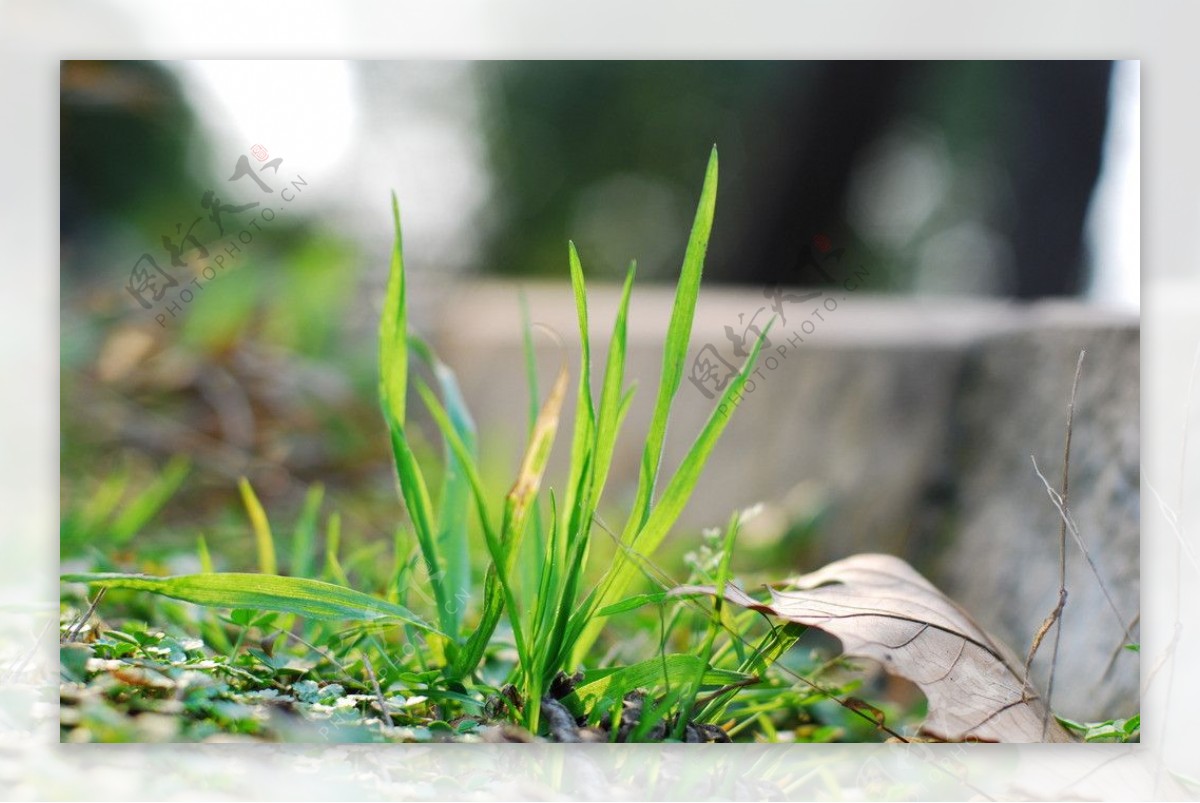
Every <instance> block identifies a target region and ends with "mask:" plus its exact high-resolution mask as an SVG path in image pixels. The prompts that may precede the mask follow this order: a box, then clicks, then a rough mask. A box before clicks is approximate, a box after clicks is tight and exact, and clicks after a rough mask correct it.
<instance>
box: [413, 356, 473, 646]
mask: <svg viewBox="0 0 1200 803" xmlns="http://www.w3.org/2000/svg"><path fill="white" fill-rule="evenodd" d="M411 342H412V346H413V349H414V350H415V351H416V352H417V354H418V355H420V357H421V358H422V360H424V362H425V363H426V364H427V365H429V367H430V369H431V370H432V371H433V375H434V378H436V379H437V381H438V387H439V389H440V390H441V394H442V399H443V400H444V404H445V411H446V414H447V419H448V423H449V425H450V427H451V428H452V429H453V431H454V432H455V434H456V436H457V437H458V439H460V440H461V442H462V445H463V447H464V449H465V451H466V452H467V462H469V463H470V465H471V466H474V465H475V463H476V461H477V460H478V456H477V455H478V447H477V445H476V432H475V422H474V420H473V419H472V418H471V413H470V411H469V410H468V409H467V403H466V400H465V399H464V398H463V395H462V391H461V390H460V389H459V386H458V379H457V378H456V377H455V375H454V372H453V371H452V370H450V367H449V366H448V365H446V364H445V363H444V362H442V361H441V360H439V359H438V358H437V355H435V354H434V353H433V350H432V349H431V348H430V347H429V345H428V344H426V343H425V342H424V341H422V340H419V339H417V338H413V339H412V341H411ZM443 441H444V444H443V451H444V464H445V471H444V474H443V479H442V492H441V497H440V498H439V499H438V507H437V545H438V552H439V556H440V558H441V559H442V560H443V561H444V563H445V571H446V583H445V585H446V596H447V604H448V606H449V611H448V614H449V615H448V618H447V627H448V629H449V632H452V633H457V632H458V631H459V627H460V626H461V624H462V616H463V613H464V608H465V607H466V602H467V600H469V599H470V598H471V552H470V544H469V543H468V530H467V518H468V514H469V512H470V502H471V481H470V479H469V477H468V468H467V467H466V466H465V465H464V460H462V459H460V458H459V457H458V455H457V454H456V453H455V449H454V447H453V446H452V445H451V444H450V442H449V440H448V439H445V438H443Z"/></svg>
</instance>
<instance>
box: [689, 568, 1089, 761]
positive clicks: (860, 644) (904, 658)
mask: <svg viewBox="0 0 1200 803" xmlns="http://www.w3.org/2000/svg"><path fill="white" fill-rule="evenodd" d="M696 592H703V593H709V594H711V593H714V592H715V589H713V588H712V587H700V586H684V587H681V588H678V589H676V590H675V591H674V592H673V593H675V594H686V593H696ZM771 597H772V601H771V604H769V605H768V604H765V603H762V602H758V601H757V600H754V599H752V598H751V597H750V596H748V595H747V594H746V593H745V592H744V591H742V590H741V589H738V588H736V587H733V586H729V587H727V588H726V589H725V598H726V599H728V600H729V601H730V602H733V603H735V604H738V605H741V606H743V607H746V608H752V609H754V610H757V611H762V612H763V613H769V614H773V615H775V616H778V617H780V618H782V619H787V620H788V621H791V622H797V623H799V624H802V625H806V626H808V627H815V628H817V629H819V630H823V631H825V632H826V633H829V634H830V635H832V636H834V637H836V638H837V639H838V640H839V641H841V642H842V649H843V651H844V652H845V654H846V655H848V656H857V657H862V658H869V659H872V660H874V661H878V662H879V663H880V664H882V666H883V668H884V669H885V670H886V671H887V672H889V673H890V674H893V675H898V676H900V677H903V678H907V679H908V680H910V681H912V682H913V683H915V684H917V686H919V687H920V689H921V691H922V692H924V693H925V696H926V698H927V699H928V700H929V714H928V717H927V719H926V720H925V724H924V727H923V730H924V731H925V732H927V733H929V734H931V735H934V736H936V737H938V738H940V739H944V740H947V741H965V740H979V741H992V742H1070V741H1072V739H1071V737H1070V735H1069V734H1068V733H1067V731H1066V730H1065V729H1064V728H1063V727H1062V726H1060V725H1059V724H1058V722H1057V721H1056V720H1055V719H1054V717H1053V716H1051V715H1049V713H1048V712H1047V710H1046V705H1045V703H1044V702H1043V701H1042V699H1041V698H1040V697H1039V696H1038V695H1037V692H1036V690H1035V689H1034V688H1033V687H1032V686H1031V685H1027V684H1026V683H1025V682H1024V674H1023V670H1022V664H1021V661H1020V659H1018V658H1017V657H1016V656H1015V655H1014V654H1013V652H1012V651H1011V650H1010V649H1009V648H1008V647H1007V646H1005V645H1004V644H1002V643H1000V642H999V641H997V640H995V639H994V638H992V637H991V636H989V635H988V634H987V633H986V632H984V630H983V628H981V627H979V625H977V624H975V622H974V621H972V619H971V617H970V616H968V615H967V614H966V613H965V612H964V611H963V610H962V609H961V608H959V607H958V606H957V605H956V604H955V603H954V602H952V601H951V600H950V599H949V598H947V597H946V595H945V594H943V593H942V592H941V591H938V589H937V588H935V587H934V586H933V584H932V583H930V582H929V581H928V580H926V579H925V578H924V577H922V576H921V575H920V574H918V573H917V571H916V570H915V569H914V568H913V567H912V566H910V565H908V564H907V563H905V562H904V561H903V560H901V559H900V558H897V557H894V556H892V555H872V554H864V555H854V556H853V557H849V558H846V559H845V560H839V561H836V562H834V563H831V564H829V565H828V566H825V567H824V568H822V569H818V570H817V571H815V572H812V573H810V574H806V575H803V576H801V577H796V578H793V579H791V580H789V581H788V582H787V583H786V587H785V589H784V590H775V589H771Z"/></svg>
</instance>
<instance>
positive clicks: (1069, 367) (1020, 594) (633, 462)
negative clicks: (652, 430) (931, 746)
mask: <svg viewBox="0 0 1200 803" xmlns="http://www.w3.org/2000/svg"><path fill="white" fill-rule="evenodd" d="M524 292H525V295H526V297H527V298H528V302H529V307H530V312H531V317H532V319H533V320H534V321H535V322H538V323H541V324H544V325H546V326H548V327H550V328H551V329H553V330H555V331H557V332H558V333H559V334H560V335H561V336H562V338H563V340H564V341H565V342H566V343H567V344H569V347H568V349H567V356H568V358H569V360H570V365H571V368H572V371H573V372H574V370H576V369H577V366H578V348H577V341H578V324H577V323H576V319H575V307H574V300H573V297H572V294H571V290H570V287H569V286H568V285H567V284H565V283H564V284H553V285H549V284H528V285H525V286H524ZM786 292H789V293H801V292H802V291H799V290H794V289H793V290H787V291H786ZM441 295H442V298H443V302H442V303H441V304H439V305H437V306H436V308H435V307H432V306H430V307H426V308H425V309H424V310H421V309H414V315H415V316H416V317H418V318H419V319H424V320H425V326H424V327H422V328H425V329H426V331H430V332H431V333H433V334H434V339H435V342H436V344H437V347H438V349H439V351H440V353H441V355H442V357H443V359H444V360H445V361H446V362H447V363H449V364H450V365H451V366H452V367H453V368H454V369H455V371H456V372H457V373H458V375H459V378H460V381H461V383H462V388H463V392H464V394H465V396H466V399H467V401H468V403H469V404H470V405H471V408H472V411H473V412H474V414H475V416H476V420H477V423H478V425H479V428H480V431H481V433H482V436H483V439H484V443H485V448H492V449H493V450H498V451H500V452H501V453H502V454H503V453H505V452H506V453H507V454H506V459H507V460H508V463H509V464H511V465H513V466H514V467H515V464H516V461H517V456H518V452H519V449H520V446H521V442H522V440H523V438H524V433H525V426H526V423H525V422H526V421H527V416H528V403H529V401H528V397H527V394H526V386H525V382H524V368H523V366H524V361H523V357H522V353H521V348H522V346H521V326H520V313H519V305H518V287H517V285H515V284H506V283H496V282H481V283H470V284H461V285H455V286H454V287H453V289H451V290H449V291H447V292H445V293H443V294H441ZM589 295H590V299H589V301H590V304H589V318H590V331H591V339H592V362H593V387H594V388H596V389H598V388H599V384H600V382H601V379H602V372H603V364H604V355H605V353H606V349H607V343H608V339H609V333H610V330H611V326H612V320H613V317H614V315H615V312H616V306H617V301H618V297H619V288H617V287H615V286H612V285H607V286H604V285H598V286H593V287H590V288H589ZM672 296H673V288H672V287H666V286H654V285H650V286H641V287H638V286H635V288H634V293H633V302H632V304H631V308H630V318H629V337H628V339H629V347H628V356H627V364H626V372H627V381H636V382H637V384H638V391H637V398H636V399H635V402H634V407H633V409H632V410H631V411H630V414H629V417H628V420H627V421H626V424H625V429H624V432H623V438H622V440H621V441H619V442H618V448H617V452H616V454H615V456H614V462H613V469H612V472H613V473H612V479H611V480H610V485H609V491H607V492H606V493H607V494H608V499H609V501H610V502H612V503H613V504H614V509H615V510H617V511H619V510H621V509H622V504H623V503H626V502H627V499H628V496H629V495H630V494H631V492H632V487H633V484H634V483H635V482H636V475H637V469H638V464H639V459H640V450H641V448H642V445H643V440H642V436H643V434H644V433H645V431H646V428H647V426H648V424H649V416H650V411H651V407H652V405H653V401H654V395H655V393H656V389H657V379H658V373H659V370H660V365H661V359H662V357H661V353H662V340H663V337H664V334H665V331H666V328H667V321H668V320H669V317H670V311H671V303H672ZM829 297H831V296H830V293H829V292H826V294H825V295H824V296H822V297H819V298H815V299H812V300H810V301H807V302H803V303H792V302H787V301H785V302H784V313H785V315H786V316H787V320H785V321H782V322H781V323H779V324H777V325H776V328H775V329H774V330H773V332H772V333H771V335H770V337H771V339H772V348H773V349H777V348H779V347H780V346H784V345H785V344H786V343H787V342H788V338H789V337H791V336H794V335H792V333H801V330H800V325H801V322H803V321H804V320H810V321H812V322H813V328H812V330H811V334H806V335H803V336H804V342H803V343H800V344H798V345H797V344H795V343H794V342H793V346H792V347H789V348H785V350H784V351H785V353H781V354H780V355H779V358H778V361H777V365H776V367H775V368H774V369H773V370H770V371H764V372H763V374H762V375H761V377H760V381H758V382H756V384H755V388H754V391H753V393H748V394H747V395H746V396H745V398H744V400H743V401H742V402H741V404H740V405H739V406H738V409H737V410H736V411H735V412H734V414H733V417H732V421H731V422H730V424H729V426H728V428H727V430H726V431H725V434H724V435H723V437H722V439H721V442H720V444H719V445H718V447H717V449H716V450H715V451H714V453H713V455H712V457H711V459H710V462H709V464H708V467H707V468H706V471H705V474H704V476H703V477H702V479H701V481H700V484H699V485H698V486H697V488H696V491H695V494H694V496H693V499H692V501H691V502H690V504H689V505H688V508H687V510H686V512H685V514H684V517H683V520H682V522H681V526H680V527H678V528H677V533H676V534H675V535H674V536H673V537H676V538H696V537H698V532H699V529H700V528H701V527H708V526H718V525H721V524H723V523H724V522H725V521H726V520H727V519H728V517H729V515H730V513H731V512H732V511H733V510H736V509H739V508H745V507H749V506H750V505H752V504H754V503H757V502H762V503H764V505H765V511H764V513H763V514H762V515H761V516H760V517H759V519H757V520H756V522H752V524H751V526H750V527H748V529H747V531H746V533H745V537H744V542H746V543H750V544H753V542H754V539H755V538H757V539H759V540H760V542H761V540H763V539H775V538H780V537H784V535H785V533H787V537H788V538H790V539H792V540H790V541H789V542H788V543H789V548H790V549H793V552H792V553H789V554H794V560H793V563H792V565H788V566H786V567H785V568H784V569H782V570H781V571H783V572H784V574H791V573H795V572H799V571H802V570H806V569H811V568H814V567H815V566H817V565H820V564H821V563H824V562H826V561H828V560H832V559H835V558H838V557H842V556H845V555H848V554H853V553H855V552H863V551H884V552H890V553H893V554H897V555H900V556H902V557H905V558H907V559H908V560H910V561H911V562H912V563H913V564H914V565H916V566H917V567H918V568H919V569H920V570H922V571H923V572H925V573H926V574H927V575H928V576H930V578H931V579H932V580H933V581H934V582H935V583H937V584H938V585H940V586H941V587H942V588H943V589H945V590H946V591H947V592H948V593H950V594H951V595H952V596H954V597H955V598H956V599H957V600H958V601H959V602H960V603H961V604H962V605H963V606H964V607H965V608H966V609H967V610H968V611H970V612H971V613H972V615H974V616H975V617H976V618H977V619H978V620H979V621H980V623H981V624H982V625H983V626H984V627H985V628H987V629H989V630H991V631H992V632H993V633H995V634H996V635H997V636H999V637H1000V638H1001V639H1003V640H1005V641H1006V642H1008V643H1009V644H1010V645H1011V646H1013V647H1014V649H1016V650H1017V652H1019V653H1022V654H1023V653H1024V651H1025V650H1026V649H1027V647H1028V644H1029V641H1030V638H1031V636H1032V634H1033V632H1034V631H1035V630H1036V629H1037V626H1038V625H1039V624H1040V622H1041V621H1042V619H1043V617H1045V615H1046V614H1047V613H1048V612H1049V611H1050V610H1051V609H1052V608H1053V607H1054V602H1055V600H1056V599H1057V594H1058V540H1059V516H1058V513H1057V511H1056V510H1055V508H1054V506H1053V504H1052V503H1051V501H1050V499H1049V498H1048V496H1047V493H1046V490H1045V487H1044V485H1043V484H1042V481H1041V480H1040V479H1039V478H1038V477H1037V475H1036V473H1035V471H1034V466H1033V462H1032V460H1031V456H1033V457H1034V458H1036V460H1037V465H1038V466H1039V467H1040V468H1041V470H1042V472H1043V473H1044V474H1045V475H1046V477H1047V478H1048V479H1049V481H1050V482H1051V483H1052V484H1053V485H1054V486H1055V487H1057V486H1058V483H1059V479H1060V477H1061V472H1062V451H1063V439H1064V436H1065V433H1066V414H1067V403H1068V400H1069V398H1070V390H1071V382H1072V378H1073V376H1074V371H1075V363H1076V359H1077V357H1078V354H1079V351H1080V350H1081V349H1086V351H1087V357H1086V360H1085V363H1084V369H1083V375H1082V379H1081V381H1080V386H1079V393H1078V399H1077V403H1076V416H1075V426H1074V436H1073V444H1072V456H1071V494H1070V508H1071V511H1072V513H1073V515H1074V517H1075V519H1076V521H1077V522H1078V525H1079V529H1080V534H1081V536H1082V538H1083V539H1084V541H1085V543H1086V544H1087V546H1088V548H1089V550H1090V551H1091V553H1092V557H1093V560H1094V561H1095V562H1096V564H1097V567H1098V569H1099V571H1100V574H1101V576H1102V578H1103V580H1104V582H1105V584H1106V585H1107V587H1108V590H1109V593H1110V595H1111V596H1112V598H1113V602H1114V603H1115V606H1116V608H1117V611H1118V612H1119V614H1120V617H1121V618H1122V619H1124V620H1125V622H1126V624H1129V623H1130V622H1132V621H1133V620H1134V618H1135V617H1136V615H1137V613H1138V610H1139V599H1138V597H1139V582H1138V580H1139V572H1138V547H1139V533H1140V526H1139V512H1140V505H1139V498H1140V497H1139V484H1140V483H1139V465H1140V463H1139V444H1140V428H1139V364H1140V362H1139V322H1138V318H1137V316H1136V315H1135V314H1131V313H1122V312H1115V311H1106V310H1101V309H1097V308H1094V307H1089V306H1085V305H1082V304H1078V303H1071V302H1043V303H1036V304H1014V303H1010V302H999V301H989V300H976V299H923V300H908V299H899V298H895V297H878V296H875V297H872V296H869V295H865V294H862V293H858V294H856V293H841V294H836V295H834V296H833V297H834V298H835V299H836V302H837V305H836V309H833V310H828V309H826V308H824V307H819V306H818V305H820V304H823V303H825V299H826V298H829ZM770 303H771V301H770V299H768V298H766V297H764V294H763V291H762V290H754V289H722V288H713V287H705V288H703V289H702V290H701V294H700V300H699V304H698V306H697V313H696V324H695V326H694V329H693V333H692V338H691V343H692V349H691V351H690V353H689V361H690V360H692V359H694V357H695V356H696V354H697V352H698V351H699V350H700V349H701V348H702V347H703V346H704V345H705V344H709V343H711V344H712V345H713V346H714V347H715V348H716V349H717V351H718V352H719V353H721V354H722V355H724V356H725V357H726V359H732V345H731V343H730V341H729V340H728V338H727V337H726V335H725V327H726V326H729V327H731V328H732V329H734V330H735V331H742V330H744V328H745V324H746V323H748V322H749V321H750V317H751V316H752V315H753V314H754V313H755V311H756V310H759V309H760V308H763V307H767V310H766V311H765V312H764V313H761V314H760V315H759V316H758V322H759V323H760V324H763V323H765V321H766V319H767V318H768V317H769V315H770V314H771V313H770V307H769V305H770ZM817 308H820V309H821V314H822V316H823V317H822V319H817V318H815V317H814V316H813V314H812V310H813V309H817ZM739 315H744V316H745V317H744V318H743V319H742V320H741V321H740V322H739ZM418 325H419V326H420V325H421V324H420V323H418ZM535 341H536V344H537V354H538V363H539V370H540V372H541V376H542V377H543V380H542V383H543V390H544V389H545V387H546V386H547V384H548V382H549V378H550V377H551V376H553V371H554V370H556V368H557V366H558V364H559V362H560V360H561V359H562V354H563V352H562V349H561V347H560V346H559V345H557V344H556V343H555V342H554V340H553V339H552V338H550V337H546V336H544V335H535ZM767 353H773V352H769V351H764V355H765V354H767ZM739 362H740V360H739ZM690 365H691V363H690V362H689V363H688V367H689V368H690ZM572 399H573V393H572ZM714 404H715V403H714V401H712V400H710V399H708V398H706V397H705V396H704V394H703V393H701V392H700V391H699V390H698V389H697V388H696V387H695V386H693V385H692V384H691V383H690V382H689V381H688V379H687V378H686V376H685V378H684V381H683V383H682V385H681V387H680V390H679V395H678V397H677V401H676V406H675V411H674V414H673V415H672V419H671V427H670V430H669V433H668V446H667V452H666V455H665V457H664V468H663V471H664V472H666V471H669V470H671V468H673V466H675V465H676V464H677V463H678V461H679V459H680V458H681V457H682V455H683V453H684V452H685V451H686V449H687V447H688V446H689V445H690V443H691V440H692V439H693V437H694V436H695V434H696V433H697V432H698V431H699V430H700V428H701V426H702V425H703V423H704V421H705V420H706V418H707V416H708V415H709V413H710V411H711V410H712V409H713V407H714ZM572 415H573V410H572V409H571V404H570V403H569V404H568V409H567V410H565V411H564V415H563V420H564V421H570V420H572V418H571V417H572ZM565 451H566V450H565V449H564V448H562V446H561V444H560V445H559V446H558V447H557V448H556V454H555V457H554V462H552V465H551V469H550V471H551V474H550V475H549V476H551V477H552V478H553V477H555V476H559V475H560V474H561V470H562V466H563V465H564V464H565ZM555 472H558V473H557V474H556V473H555ZM810 520H813V521H815V525H816V526H815V529H814V532H816V533H817V534H818V537H817V538H815V539H807V540H806V539H805V538H804V536H803V532H800V534H799V535H797V532H798V531H797V529H796V523H797V522H801V523H803V522H805V521H810ZM801 530H803V528H801ZM1068 538H1069V539H1070V536H1068ZM793 541H794V544H793V543H792V542H793ZM1068 555H1069V561H1068V574H1067V578H1068V582H1067V586H1068V590H1069V598H1068V604H1067V608H1066V611H1065V615H1064V631H1063V639H1062V646H1061V650H1060V655H1059V660H1058V673H1059V674H1058V676H1057V677H1058V681H1057V683H1056V691H1055V697H1054V705H1055V709H1056V711H1058V712H1059V713H1061V714H1062V715H1064V716H1068V717H1072V718H1077V719H1095V718H1108V717H1113V716H1120V715H1128V714H1131V713H1133V712H1134V711H1136V710H1137V708H1138V699H1137V697H1138V694H1137V688H1138V660H1137V654H1135V653H1130V652H1127V651H1121V650H1120V647H1121V645H1122V643H1123V642H1124V640H1125V639H1124V636H1123V631H1122V628H1121V627H1120V626H1119V622H1118V618H1117V615H1116V614H1115V613H1114V612H1113V610H1112V609H1111V606H1110V605H1109V603H1108V602H1107V600H1106V599H1105V597H1104V594H1103V592H1102V590H1101V588H1100V586H1099V584H1098V583H1097V581H1096V579H1095V577H1094V576H1093V574H1092V572H1091V570H1090V568H1089V567H1088V565H1087V562H1086V561H1085V560H1084V558H1083V557H1082V556H1081V554H1080V553H1079V550H1078V548H1077V547H1076V545H1075V544H1074V541H1073V539H1071V540H1070V541H1069V543H1068ZM1133 636H1134V638H1135V639H1136V638H1137V633H1136V628H1135V629H1134V632H1133ZM1114 653H1115V654H1116V659H1115V661H1111V663H1112V666H1111V668H1110V667H1109V664H1110V659H1111V658H1112V656H1113V655H1114ZM1049 654H1050V649H1049V644H1047V645H1045V646H1044V647H1043V649H1042V650H1041V651H1040V652H1039V658H1038V661H1037V663H1036V664H1035V668H1036V670H1037V677H1038V678H1039V679H1040V682H1041V685H1042V686H1043V687H1044V685H1045V673H1046V669H1047V667H1048V660H1049ZM1106 670H1107V672H1106Z"/></svg>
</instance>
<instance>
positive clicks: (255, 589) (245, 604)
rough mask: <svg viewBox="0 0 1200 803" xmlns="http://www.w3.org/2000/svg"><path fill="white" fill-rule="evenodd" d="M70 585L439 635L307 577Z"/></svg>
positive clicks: (234, 575)
mask: <svg viewBox="0 0 1200 803" xmlns="http://www.w3.org/2000/svg"><path fill="white" fill-rule="evenodd" d="M60 579H61V580H62V581H63V582H64V583H87V584H88V585H90V586H93V587H99V588H124V589H130V590H134V591H149V592H152V593H155V594H159V595H162V596H164V597H171V598H172V599H178V600H183V601H184V602H191V603H194V604H196V605H204V606H207V607H213V608H244V609H246V610H252V611H275V612H278V613H292V614H296V615H298V616H304V617H307V618H309V619H323V620H346V619H381V618H393V619H398V620H400V621H403V622H405V623H407V624H410V625H413V626H414V627H418V628H420V629H421V630H424V631H426V632H430V633H437V632H438V631H437V630H436V629H435V628H434V627H433V626H432V625H430V624H429V623H427V622H425V621H423V620H422V619H421V618H420V617H418V616H416V615H415V614H414V613H413V612H412V611H410V610H408V609H407V608H405V607H403V606H401V605H396V604H394V603H390V602H385V601H384V600H381V599H376V598H375V597H372V596H369V595H367V594H363V593H362V592H360V591H355V590H353V589H350V588H342V587H341V586H335V585H333V584H331V583H325V582H322V581H320V580H310V579H308V578H304V577H281V576H279V575H267V574H248V573H239V572H223V573H216V574H185V575H178V576H175V577H151V576H149V575H140V574H108V573H100V574H64V575H62V577H61V578H60Z"/></svg>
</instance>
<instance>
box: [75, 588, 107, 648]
mask: <svg viewBox="0 0 1200 803" xmlns="http://www.w3.org/2000/svg"><path fill="white" fill-rule="evenodd" d="M106 591H108V589H107V588H101V589H100V590H99V591H98V592H96V598H95V599H94V600H92V604H91V605H89V606H88V609H87V613H85V614H84V615H83V616H81V617H79V620H78V621H76V622H75V624H73V625H71V627H70V629H68V630H67V641H69V642H70V641H77V640H78V639H79V634H80V633H82V632H83V627H84V625H86V624H87V622H88V620H89V619H91V618H92V614H94V613H95V612H96V606H97V605H99V604H100V600H102V599H104V593H105V592H106Z"/></svg>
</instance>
